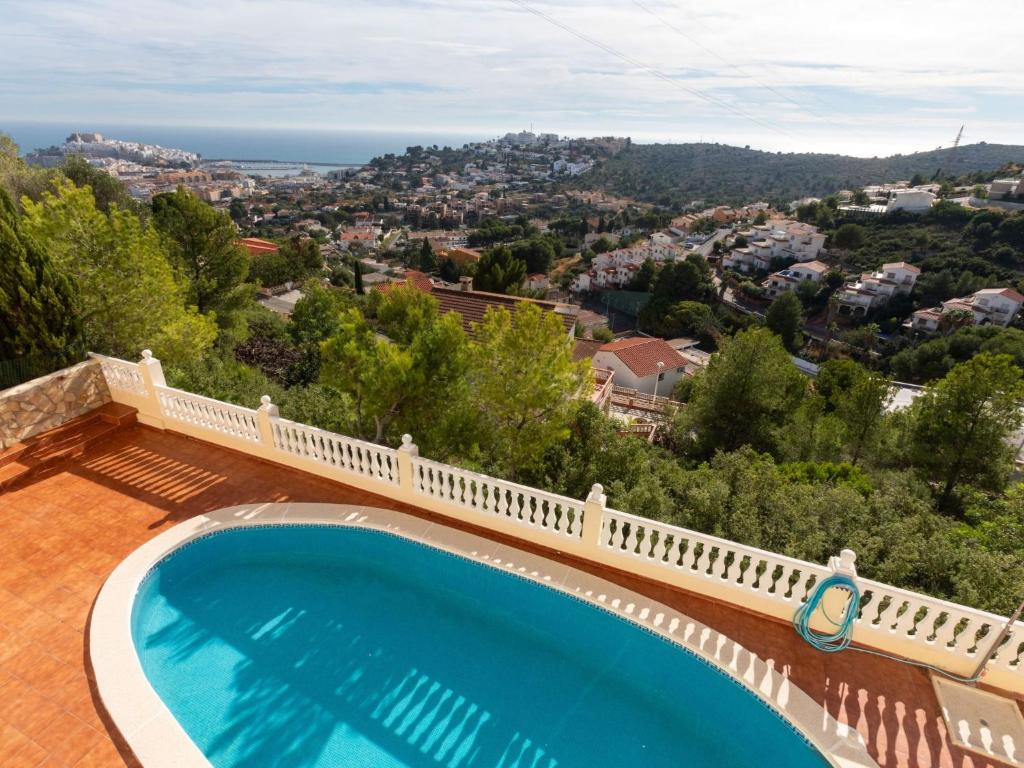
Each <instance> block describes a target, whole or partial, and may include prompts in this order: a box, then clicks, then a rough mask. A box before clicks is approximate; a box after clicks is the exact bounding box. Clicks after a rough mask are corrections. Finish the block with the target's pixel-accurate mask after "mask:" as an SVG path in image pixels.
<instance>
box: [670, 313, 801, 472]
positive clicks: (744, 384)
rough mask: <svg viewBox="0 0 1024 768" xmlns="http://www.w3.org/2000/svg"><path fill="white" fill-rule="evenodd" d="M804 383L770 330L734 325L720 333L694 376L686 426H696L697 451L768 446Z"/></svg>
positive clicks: (799, 397)
mask: <svg viewBox="0 0 1024 768" xmlns="http://www.w3.org/2000/svg"><path fill="white" fill-rule="evenodd" d="M806 387H807V382H806V379H805V378H804V376H803V374H801V373H800V372H799V371H798V370H797V369H796V366H794V365H793V363H792V361H791V360H790V359H789V353H788V352H787V351H786V350H785V349H784V348H783V346H782V343H781V341H780V340H779V338H778V337H777V336H776V335H775V334H773V333H772V332H771V331H769V330H767V329H765V328H750V329H748V330H746V331H740V332H739V333H737V334H736V335H735V336H734V337H732V338H731V339H728V338H725V339H722V342H721V348H720V350H719V351H718V353H716V354H715V355H712V357H711V360H710V362H709V363H708V366H707V368H706V369H705V370H704V371H703V373H701V374H699V375H698V376H697V377H696V380H695V384H694V389H693V393H692V394H691V397H690V402H689V406H688V407H687V409H686V412H685V414H686V416H685V420H686V426H687V428H688V429H692V430H694V431H695V432H696V439H697V446H698V450H699V452H700V453H701V454H702V455H710V454H712V453H713V452H714V451H716V450H726V451H731V450H735V449H737V448H739V447H740V446H743V445H751V446H753V447H754V448H755V449H756V450H762V451H763V450H770V449H771V448H772V447H773V446H774V444H775V434H776V431H777V428H778V427H779V426H780V425H781V424H783V423H784V422H785V421H786V420H787V418H788V417H789V414H790V413H791V412H792V411H793V409H794V408H795V407H796V406H797V405H798V404H799V403H800V401H801V400H802V398H803V396H804V392H805V390H806Z"/></svg>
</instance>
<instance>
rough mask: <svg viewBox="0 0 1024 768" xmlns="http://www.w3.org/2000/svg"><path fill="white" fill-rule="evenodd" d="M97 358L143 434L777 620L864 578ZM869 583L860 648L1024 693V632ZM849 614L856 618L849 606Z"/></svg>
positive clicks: (846, 565)
mask: <svg viewBox="0 0 1024 768" xmlns="http://www.w3.org/2000/svg"><path fill="white" fill-rule="evenodd" d="M91 356H92V357H93V358H94V359H96V360H98V361H99V364H100V367H101V368H102V370H103V373H104V376H105V377H106V380H107V384H108V386H109V388H110V392H111V396H112V398H113V400H114V401H115V402H118V403H123V404H125V405H129V406H132V407H134V408H136V409H137V410H138V419H139V421H140V422H142V423H143V424H147V425H150V426H154V427H158V428H161V429H166V430H170V431H174V432H179V433H182V434H185V435H189V436H192V437H196V438H198V439H201V440H204V441H207V442H211V443H214V444H218V445H222V446H224V447H227V448H232V449H235V450H238V451H242V452H244V453H248V454H251V455H254V456H257V457H260V458H263V459H266V460H269V461H273V462H276V463H279V464H282V465H285V466H289V467H293V468H296V469H300V470H303V471H306V472H310V473H313V474H316V475H318V476H321V477H325V478H327V479H330V480H335V481H338V482H341V483H345V484H347V485H354V486H356V487H360V488H363V489H365V490H367V491H370V492H372V493H375V494H377V495H379V496H383V497H386V498H390V499H392V500H394V501H397V502H400V503H404V504H409V505H411V506H414V507H418V508H421V509H424V510H427V511H431V512H435V513H438V514H440V515H444V516H446V517H449V518H453V519H455V520H459V521H462V522H464V523H468V524H471V525H475V526H479V527H482V528H485V529H490V530H492V531H495V532H497V533H500V534H503V535H506V536H510V537H513V538H518V539H521V540H524V541H527V542H530V543H532V544H535V545H539V546H542V547H546V548H549V549H554V550H558V551H562V552H565V553H567V554H569V555H572V556H575V557H579V558H582V559H584V560H587V561H591V562H595V563H598V564H601V565H604V566H608V567H611V568H614V569H618V570H620V571H625V572H628V573H630V574H635V575H638V576H641V577H644V578H647V579H650V580H653V581H656V582H660V583H663V584H668V585H670V586H673V587H677V588H680V589H683V590H687V591H689V592H693V593H696V594H699V595H702V596H705V597H709V598H712V599H714V600H719V601H722V602H725V603H729V604H732V605H736V606H739V607H741V608H743V609H745V610H747V611H752V612H755V613H758V614H761V615H764V616H769V617H772V618H775V619H781V620H787V621H788V620H790V619H792V617H793V614H794V612H795V611H796V609H797V608H798V607H799V606H800V605H801V604H802V603H803V602H804V601H805V600H806V599H807V597H808V596H809V595H810V593H811V592H812V590H813V589H814V586H815V584H816V583H818V582H819V581H821V580H822V579H823V578H825V577H827V576H830V575H832V574H833V573H835V572H837V571H841V572H844V573H847V574H849V575H853V576H855V577H856V569H855V567H854V560H855V557H856V556H855V555H854V553H852V552H850V551H849V550H844V552H843V553H842V554H841V555H840V556H839V557H834V558H832V559H831V561H830V563H829V564H828V565H820V564H817V563H810V562H805V561H802V560H797V559H794V558H790V557H786V556H785V555H779V554H775V553H772V552H767V551H764V550H761V549H757V548H755V547H749V546H746V545H743V544H737V543H735V542H732V541H727V540H725V539H720V538H717V537H715V536H709V535H707V534H703V533H699V532H697V531H692V530H687V529H685V528H680V527H678V526H673V525H668V524H665V523H660V522H657V521H654V520H649V519H647V518H643V517H638V516H636V515H631V514H628V513H625V512H619V511H617V510H614V509H610V508H608V507H607V506H606V498H605V495H604V493H603V488H602V487H601V485H600V484H595V485H594V486H593V488H592V490H591V493H590V494H589V496H588V497H587V499H586V500H584V501H578V500H576V499H571V498H568V497H565V496H560V495H558V494H553V493H548V492H545V491H541V490H537V489H535V488H529V487H527V486H523V485H519V484H517V483H512V482H508V481H505V480H499V479H496V478H493V477H488V476H487V475H483V474H480V473H477V472H471V471H469V470H465V469H460V468H458V467H453V466H449V465H447V464H442V463H439V462H435V461H431V460H429V459H426V458H423V457H421V456H419V455H418V452H417V448H416V446H415V445H414V444H413V442H412V438H411V437H410V436H409V435H405V436H403V439H402V445H401V447H399V448H397V449H394V448H388V447H386V446H382V445H377V444H374V443H369V442H366V441H362V440H357V439H354V438H350V437H345V436H342V435H338V434H334V433H332V432H328V431H326V430H322V429H318V428H315V427H310V426H306V425H304V424H298V423H296V422H293V421H288V420H286V419H282V418H280V416H279V415H278V410H277V406H275V405H273V403H271V401H270V397H269V396H264V397H263V398H262V405H261V406H260V407H259V408H257V409H255V410H253V409H250V408H243V407H241V406H237V405H232V404H229V403H225V402H221V401H219V400H213V399H211V398H207V397H202V396H200V395H195V394H191V393H189V392H185V391H182V390H179V389H174V388H172V387H168V386H167V385H166V382H165V380H164V376H163V371H162V368H161V365H160V361H159V360H157V359H156V358H154V357H153V356H152V354H151V353H150V352H149V351H148V350H146V351H144V352H143V355H142V360H140V361H139V362H138V363H133V362H128V361H125V360H118V359H116V358H111V357H104V356H101V355H95V354H93V355H91ZM856 578H857V583H858V586H859V587H860V590H861V594H862V597H861V602H860V605H859V610H858V615H857V617H856V619H855V621H854V632H853V641H854V642H855V643H857V644H859V645H862V646H866V647H868V648H874V649H877V650H880V651H883V652H885V653H890V654H895V655H898V656H901V657H904V658H906V659H909V660H911V661H914V662H917V663H921V664H928V665H932V666H935V667H938V668H940V669H943V670H946V671H948V672H950V673H952V674H954V675H959V676H969V675H970V674H971V673H972V672H973V671H974V669H975V667H976V666H977V665H978V663H979V661H980V660H981V659H982V658H984V656H985V655H986V654H988V653H989V652H991V651H993V650H994V653H993V655H992V658H991V660H990V661H989V662H988V665H987V668H986V673H985V677H984V681H985V682H986V683H988V684H990V685H993V686H995V687H997V688H1002V689H1005V690H1008V691H1012V692H1014V693H1024V622H1017V623H1015V624H1014V625H1013V626H1012V627H1010V628H1009V632H1008V633H1007V635H1006V636H1005V639H1003V640H1002V641H1001V642H1000V645H999V647H998V648H995V649H993V647H992V645H993V642H994V640H995V638H997V636H998V635H999V634H1000V630H1001V629H1002V628H1003V627H1004V626H1005V624H1006V619H1005V618H1003V617H1000V616H996V615H994V614H991V613H987V612H985V611H981V610H977V609H974V608H969V607H966V606H962V605H957V604H955V603H951V602H947V601H945V600H940V599H938V598H934V597H930V596H927V595H923V594H920V593H916V592H912V591H909V590H904V589H900V588H897V587H892V586H889V585H886V584H882V583H880V582H876V581H872V580H870V579H863V578H860V577H856ZM838 610H839V611H840V612H842V611H843V610H844V608H843V606H842V605H841V604H840V607H839V609H838ZM819 621H820V619H819ZM820 626H821V628H825V625H824V624H821V625H820Z"/></svg>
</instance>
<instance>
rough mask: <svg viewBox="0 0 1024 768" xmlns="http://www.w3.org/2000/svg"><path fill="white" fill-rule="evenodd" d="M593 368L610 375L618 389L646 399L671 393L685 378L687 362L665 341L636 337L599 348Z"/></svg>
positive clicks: (595, 354)
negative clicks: (624, 389) (604, 370)
mask: <svg viewBox="0 0 1024 768" xmlns="http://www.w3.org/2000/svg"><path fill="white" fill-rule="evenodd" d="M593 359H594V366H595V367H598V368H604V369H606V370H610V371H613V372H614V373H615V383H616V385H617V386H620V387H626V388H629V389H635V390H636V391H638V392H643V393H644V394H648V395H655V394H659V393H660V394H661V395H663V396H666V397H667V396H668V395H670V394H671V393H672V390H673V388H674V387H675V385H676V382H678V381H679V379H681V378H682V377H683V376H684V375H686V365H687V360H686V358H685V357H683V356H682V355H681V354H679V353H678V352H677V351H676V350H675V349H673V348H672V347H671V346H669V345H668V344H667V343H666V342H665V341H664V339H654V338H647V337H635V338H631V339H620V340H618V341H612V342H609V343H607V344H604V345H602V346H601V347H599V348H598V349H597V351H596V352H595V353H594V357H593Z"/></svg>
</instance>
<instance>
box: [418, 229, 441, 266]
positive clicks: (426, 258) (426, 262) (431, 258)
mask: <svg viewBox="0 0 1024 768" xmlns="http://www.w3.org/2000/svg"><path fill="white" fill-rule="evenodd" d="M419 268H420V271H422V272H427V273H430V272H433V271H434V270H435V269H437V257H436V256H435V255H434V249H433V248H431V247H430V241H429V240H427V238H425V237H424V238H423V242H422V243H421V244H420V256H419Z"/></svg>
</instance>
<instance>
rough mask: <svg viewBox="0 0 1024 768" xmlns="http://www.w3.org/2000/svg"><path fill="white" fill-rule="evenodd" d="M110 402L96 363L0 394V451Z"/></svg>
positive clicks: (98, 365)
mask: <svg viewBox="0 0 1024 768" xmlns="http://www.w3.org/2000/svg"><path fill="white" fill-rule="evenodd" d="M109 402H110V390H109V389H107V380H106V379H105V378H104V377H103V372H102V371H101V370H100V364H99V362H98V361H96V360H86V361H85V362H84V363H79V364H78V365H74V366H72V367H70V368H64V369H62V370H59V371H56V372H55V373H51V374H49V375H47V376H41V377H39V378H38V379H32V381H26V382H25V383H24V384H19V385H18V386H16V387H11V388H10V389H5V390H3V391H0V449H3V448H7V447H8V446H10V445H12V444H14V443H16V442H18V441H19V440H25V439H26V438H29V437H32V436H33V435H37V434H39V433H40V432H45V431H46V430H48V429H53V428H54V427H59V426H60V425H61V424H63V423H65V422H67V421H70V420H71V419H73V418H75V417H76V416H81V415H82V414H83V413H87V412H89V411H91V410H93V409H94V408H98V407H100V406H101V405H104V404H105V403H109Z"/></svg>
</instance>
